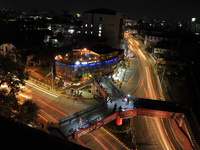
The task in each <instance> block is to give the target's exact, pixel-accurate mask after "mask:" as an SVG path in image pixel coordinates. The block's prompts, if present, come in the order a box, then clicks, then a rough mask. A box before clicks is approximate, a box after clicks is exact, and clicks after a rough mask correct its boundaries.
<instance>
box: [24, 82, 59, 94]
mask: <svg viewBox="0 0 200 150" xmlns="http://www.w3.org/2000/svg"><path fill="white" fill-rule="evenodd" d="M26 84H27V85H29V86H31V87H33V88H35V89H37V90H39V91H42V92H44V93H46V94H49V95H51V96H53V97H58V96H59V94H56V93H53V94H52V93H50V92H49V91H48V90H46V89H44V88H41V87H39V86H38V85H36V84H34V83H32V82H30V81H26Z"/></svg>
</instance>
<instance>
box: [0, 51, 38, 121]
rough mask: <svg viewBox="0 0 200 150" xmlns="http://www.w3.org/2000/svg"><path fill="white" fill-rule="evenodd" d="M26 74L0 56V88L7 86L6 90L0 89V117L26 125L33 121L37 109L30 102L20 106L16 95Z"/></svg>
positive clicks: (22, 68) (10, 61)
mask: <svg viewBox="0 0 200 150" xmlns="http://www.w3.org/2000/svg"><path fill="white" fill-rule="evenodd" d="M27 79H28V74H27V73H25V72H24V67H23V66H20V65H19V64H17V63H15V62H13V61H12V60H11V59H10V58H9V57H4V56H2V55H0V86H1V85H4V84H7V85H8V90H5V89H2V88H0V115H2V116H4V117H6V118H12V119H14V120H16V121H19V122H22V123H24V124H28V123H30V122H33V121H35V118H36V117H37V111H38V110H39V107H38V106H37V105H36V104H35V103H34V102H32V101H31V100H28V101H25V102H24V103H23V104H22V105H21V104H20V103H19V102H18V101H19V100H18V99H17V98H16V95H17V94H18V92H19V91H20V85H25V80H27Z"/></svg>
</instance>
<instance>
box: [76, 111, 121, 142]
mask: <svg viewBox="0 0 200 150" xmlns="http://www.w3.org/2000/svg"><path fill="white" fill-rule="evenodd" d="M117 117H118V112H116V113H114V114H112V115H110V116H108V117H106V118H104V119H102V120H100V121H98V122H96V123H94V124H92V125H90V126H89V127H87V128H85V129H82V130H80V131H78V132H76V133H74V139H78V138H81V137H82V136H84V135H86V134H88V133H90V132H92V131H94V130H97V129H99V128H100V127H102V126H104V125H106V124H108V123H110V122H111V121H113V120H115V119H117Z"/></svg>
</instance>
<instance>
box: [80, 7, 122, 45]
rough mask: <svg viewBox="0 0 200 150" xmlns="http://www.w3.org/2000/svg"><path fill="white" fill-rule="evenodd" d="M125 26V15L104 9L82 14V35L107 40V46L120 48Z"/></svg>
mask: <svg viewBox="0 0 200 150" xmlns="http://www.w3.org/2000/svg"><path fill="white" fill-rule="evenodd" d="M124 26H125V14H123V13H120V12H116V11H113V10H108V9H104V8H100V9H93V10H88V11H86V12H84V16H83V34H85V35H92V36H95V37H99V38H105V39H107V45H108V46H111V47H112V48H120V46H121V43H122V40H123V36H124Z"/></svg>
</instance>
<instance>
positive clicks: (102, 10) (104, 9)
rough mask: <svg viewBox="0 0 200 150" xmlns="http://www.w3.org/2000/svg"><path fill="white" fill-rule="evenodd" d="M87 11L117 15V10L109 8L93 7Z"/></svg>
mask: <svg viewBox="0 0 200 150" xmlns="http://www.w3.org/2000/svg"><path fill="white" fill-rule="evenodd" d="M85 13H91V14H107V15H116V11H113V10H109V9H106V8H99V9H92V10H88V11H85Z"/></svg>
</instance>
